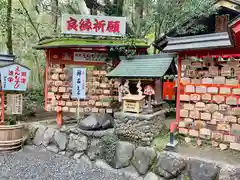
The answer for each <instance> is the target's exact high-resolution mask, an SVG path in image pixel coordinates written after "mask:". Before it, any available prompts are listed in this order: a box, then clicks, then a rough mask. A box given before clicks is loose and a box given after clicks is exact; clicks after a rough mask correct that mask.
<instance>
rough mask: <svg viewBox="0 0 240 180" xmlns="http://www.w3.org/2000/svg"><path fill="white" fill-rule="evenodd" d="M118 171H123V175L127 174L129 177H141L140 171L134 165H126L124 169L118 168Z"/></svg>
mask: <svg viewBox="0 0 240 180" xmlns="http://www.w3.org/2000/svg"><path fill="white" fill-rule="evenodd" d="M118 172H120V173H122V174H123V175H125V176H127V177H132V178H134V179H136V178H138V177H139V173H138V172H137V170H136V169H135V167H133V166H128V167H125V168H122V169H118Z"/></svg>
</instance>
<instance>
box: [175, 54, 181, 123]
mask: <svg viewBox="0 0 240 180" xmlns="http://www.w3.org/2000/svg"><path fill="white" fill-rule="evenodd" d="M181 74H182V57H181V56H178V77H177V102H176V122H179V121H180V92H181Z"/></svg>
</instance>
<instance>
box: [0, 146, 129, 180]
mask: <svg viewBox="0 0 240 180" xmlns="http://www.w3.org/2000/svg"><path fill="white" fill-rule="evenodd" d="M75 179H76V180H105V179H106V180H133V179H131V178H127V177H125V176H123V175H120V174H116V173H113V172H110V171H106V170H103V169H89V168H86V167H84V166H83V165H81V164H77V163H76V161H75V160H73V159H69V158H67V157H64V156H60V155H56V154H53V153H50V152H46V151H43V150H41V149H37V148H33V147H25V148H24V149H23V150H20V151H19V152H14V153H4V154H0V180H75Z"/></svg>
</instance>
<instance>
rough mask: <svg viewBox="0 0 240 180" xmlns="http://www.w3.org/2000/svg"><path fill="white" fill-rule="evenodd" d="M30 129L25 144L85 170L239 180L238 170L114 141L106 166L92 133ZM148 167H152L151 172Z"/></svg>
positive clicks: (148, 176) (149, 179) (136, 175)
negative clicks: (65, 158)
mask: <svg viewBox="0 0 240 180" xmlns="http://www.w3.org/2000/svg"><path fill="white" fill-rule="evenodd" d="M143 121H144V120H143ZM141 122H142V121H139V122H138V123H141ZM135 125H136V124H135ZM137 125H139V124H137ZM134 127H135V126H134ZM34 128H36V130H35V131H34V133H33V134H32V136H31V139H29V141H27V142H30V141H32V143H33V144H34V145H36V146H38V147H39V148H41V150H42V151H47V150H48V151H51V152H52V153H56V154H59V155H64V156H66V157H69V158H73V159H75V160H76V163H79V164H81V165H82V166H83V167H86V168H92V167H93V168H95V167H98V168H103V169H108V170H110V171H111V172H118V173H122V174H124V175H125V176H126V179H129V178H128V177H133V178H134V179H135V178H140V179H144V180H155V179H156V180H157V179H172V180H176V179H178V180H180V179H194V180H204V179H208V180H216V179H218V180H227V179H234V180H235V179H239V178H240V172H239V170H240V169H237V167H234V169H232V170H231V171H230V169H229V167H228V166H227V164H226V163H224V164H222V165H220V164H215V162H211V163H210V162H206V161H204V160H199V159H197V160H196V159H193V158H189V157H182V156H180V155H178V154H177V153H172V152H166V151H165V152H156V150H155V149H154V148H152V147H142V146H140V147H136V146H135V145H134V144H132V143H130V142H126V141H119V140H116V141H114V142H116V145H115V146H116V149H115V151H110V152H109V153H108V154H107V155H108V156H112V155H113V156H114V159H113V161H112V162H111V164H110V163H109V164H107V163H106V160H105V159H102V157H101V156H99V150H100V148H101V147H102V146H101V144H99V143H100V142H101V141H100V138H97V137H99V136H100V135H99V134H98V135H97V137H96V135H94V133H92V134H87V133H85V134H83V132H79V129H78V128H76V126H75V127H70V128H67V127H66V128H62V129H61V130H59V129H55V128H51V127H47V126H44V125H41V126H39V125H37V126H34ZM108 133H109V132H108ZM101 135H102V134H101ZM32 138H33V139H32ZM175 144H177V141H174V145H175ZM171 146H172V145H171V144H170V147H171ZM30 148H31V147H30ZM31 149H32V148H31ZM32 150H34V149H32ZM111 153H112V154H111ZM151 167H154V169H152V168H151ZM150 171H151V172H150Z"/></svg>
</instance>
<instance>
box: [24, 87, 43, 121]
mask: <svg viewBox="0 0 240 180" xmlns="http://www.w3.org/2000/svg"><path fill="white" fill-rule="evenodd" d="M43 107H44V97H43V90H42V89H41V88H39V89H30V90H27V91H26V92H25V93H24V94H23V117H22V120H26V119H27V117H29V116H34V115H35V113H36V111H37V110H38V109H43Z"/></svg>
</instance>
